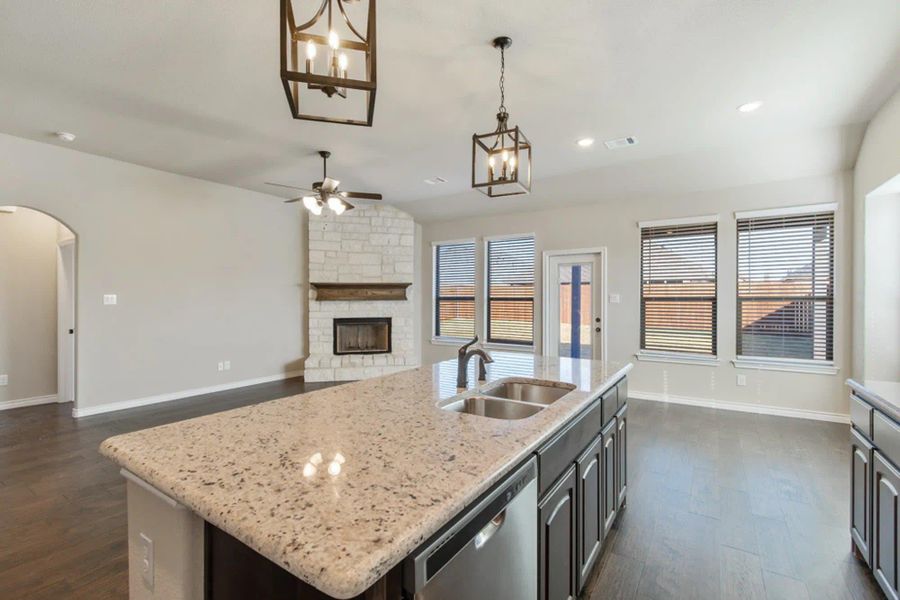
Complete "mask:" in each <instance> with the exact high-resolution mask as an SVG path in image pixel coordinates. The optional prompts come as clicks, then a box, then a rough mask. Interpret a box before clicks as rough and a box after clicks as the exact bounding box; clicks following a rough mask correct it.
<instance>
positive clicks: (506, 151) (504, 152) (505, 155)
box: [500, 148, 509, 162]
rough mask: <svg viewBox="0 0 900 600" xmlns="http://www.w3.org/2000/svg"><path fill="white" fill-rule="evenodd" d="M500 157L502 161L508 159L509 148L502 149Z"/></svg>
mask: <svg viewBox="0 0 900 600" xmlns="http://www.w3.org/2000/svg"><path fill="white" fill-rule="evenodd" d="M500 158H502V159H503V162H507V161H509V150H507V149H505V148H504V149H503V153H502V154H501V155H500Z"/></svg>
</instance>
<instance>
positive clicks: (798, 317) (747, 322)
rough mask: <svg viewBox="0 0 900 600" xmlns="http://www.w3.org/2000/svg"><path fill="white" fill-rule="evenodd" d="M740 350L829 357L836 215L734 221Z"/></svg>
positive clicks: (741, 353)
mask: <svg viewBox="0 0 900 600" xmlns="http://www.w3.org/2000/svg"><path fill="white" fill-rule="evenodd" d="M737 230H738V281H737V354H738V356H756V357H770V358H786V359H805V360H823V361H830V360H832V359H833V347H834V333H833V329H834V213H833V212H830V211H828V212H819V213H814V214H800V215H785V216H765V217H754V218H747V219H738V222H737Z"/></svg>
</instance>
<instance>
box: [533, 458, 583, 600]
mask: <svg viewBox="0 0 900 600" xmlns="http://www.w3.org/2000/svg"><path fill="white" fill-rule="evenodd" d="M575 494H576V473H575V465H574V464H573V465H572V466H571V467H570V468H569V470H568V471H567V472H566V474H565V475H564V476H563V477H562V479H561V480H560V482H559V484H557V486H556V487H554V488H553V490H551V491H550V492H549V493H548V494H547V497H546V498H544V500H543V501H542V502H541V504H540V506H539V507H538V512H539V516H538V518H539V519H540V525H541V531H540V537H541V539H540V546H539V547H540V556H539V558H540V561H541V564H540V566H539V569H538V585H539V589H540V600H571V599H573V598H575V596H576V589H575V566H576V560H577V558H576V553H575V528H576V518H575V517H576V512H575V510H576V509H575V504H576V502H575Z"/></svg>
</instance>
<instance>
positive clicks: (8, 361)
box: [0, 206, 77, 410]
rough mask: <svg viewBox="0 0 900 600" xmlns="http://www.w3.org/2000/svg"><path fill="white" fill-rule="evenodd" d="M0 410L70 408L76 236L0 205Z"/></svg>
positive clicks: (53, 222) (43, 217)
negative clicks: (51, 405) (43, 406)
mask: <svg viewBox="0 0 900 600" xmlns="http://www.w3.org/2000/svg"><path fill="white" fill-rule="evenodd" d="M0 264H3V274H0V410H5V409H13V408H20V407H24V406H33V405H37V404H49V403H68V402H71V403H72V406H73V407H74V406H75V403H76V401H77V400H76V373H77V360H76V345H77V344H76V337H77V329H76V323H75V320H76V310H75V306H76V286H77V281H76V280H77V235H76V234H75V232H74V231H73V230H72V229H71V228H70V227H68V226H67V225H66V224H65V223H63V222H62V221H61V220H59V219H57V218H56V217H54V216H53V215H50V214H47V213H45V212H43V211H40V210H36V209H33V208H30V207H27V206H0Z"/></svg>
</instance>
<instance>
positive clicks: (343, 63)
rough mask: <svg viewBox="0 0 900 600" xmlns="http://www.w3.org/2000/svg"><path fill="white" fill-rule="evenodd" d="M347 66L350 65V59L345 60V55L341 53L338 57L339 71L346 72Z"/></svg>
mask: <svg viewBox="0 0 900 600" xmlns="http://www.w3.org/2000/svg"><path fill="white" fill-rule="evenodd" d="M349 64H350V59H349V58H347V53H346V52H341V53H340V54H339V55H338V66H339V67H340V69H341V71H346V70H347V65H349Z"/></svg>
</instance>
